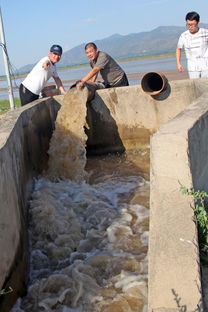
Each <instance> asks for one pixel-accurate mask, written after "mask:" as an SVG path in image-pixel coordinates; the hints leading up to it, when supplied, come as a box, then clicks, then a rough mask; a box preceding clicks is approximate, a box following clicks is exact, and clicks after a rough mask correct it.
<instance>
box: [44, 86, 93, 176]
mask: <svg viewBox="0 0 208 312" xmlns="http://www.w3.org/2000/svg"><path fill="white" fill-rule="evenodd" d="M87 96H88V92H87V89H86V88H84V90H78V89H77V88H73V89H71V90H70V91H69V92H68V93H67V94H66V95H65V97H64V99H63V103H62V106H61V109H60V111H59V113H58V116H57V119H56V124H55V131H54V132H53V135H52V139H51V142H50V148H49V151H48V154H49V170H48V175H49V176H50V178H53V179H54V178H67V179H71V180H73V181H77V182H80V181H82V180H83V179H84V177H85V171H84V167H85V164H86V149H85V144H86V140H87V136H86V134H85V132H84V125H85V123H86V121H85V118H86V110H87V109H86V101H87Z"/></svg>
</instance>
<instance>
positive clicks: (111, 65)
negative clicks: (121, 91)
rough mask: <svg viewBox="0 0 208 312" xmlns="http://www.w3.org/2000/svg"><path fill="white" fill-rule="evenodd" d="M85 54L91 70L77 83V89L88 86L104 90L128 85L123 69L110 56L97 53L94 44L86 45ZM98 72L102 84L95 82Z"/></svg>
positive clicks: (100, 52)
mask: <svg viewBox="0 0 208 312" xmlns="http://www.w3.org/2000/svg"><path fill="white" fill-rule="evenodd" d="M85 53H86V55H87V57H88V59H89V60H90V66H91V67H92V69H91V70H90V71H89V72H88V73H87V74H86V75H85V76H84V77H83V78H82V79H81V80H79V81H78V82H77V86H78V87H80V88H81V87H83V86H84V84H90V85H94V86H95V87H96V89H104V88H113V87H123V86H128V85H129V83H128V79H127V77H126V74H125V72H124V71H123V69H122V68H121V67H120V66H119V65H118V63H116V61H115V60H114V59H113V58H112V57H111V56H110V55H108V54H107V53H105V52H102V51H99V50H98V48H97V46H96V45H95V43H93V42H90V43H88V44H86V46H85ZM99 72H100V75H101V77H102V79H103V82H99V81H96V79H97V76H98V73H99Z"/></svg>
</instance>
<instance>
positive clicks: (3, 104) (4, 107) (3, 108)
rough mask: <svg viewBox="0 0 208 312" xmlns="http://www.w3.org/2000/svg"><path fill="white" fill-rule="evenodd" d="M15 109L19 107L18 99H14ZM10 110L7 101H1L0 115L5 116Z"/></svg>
mask: <svg viewBox="0 0 208 312" xmlns="http://www.w3.org/2000/svg"><path fill="white" fill-rule="evenodd" d="M14 103H15V107H19V106H21V105H20V99H18V98H15V99H14ZM9 110H10V104H9V100H2V101H0V115H2V114H5V113H6V112H8V111H9Z"/></svg>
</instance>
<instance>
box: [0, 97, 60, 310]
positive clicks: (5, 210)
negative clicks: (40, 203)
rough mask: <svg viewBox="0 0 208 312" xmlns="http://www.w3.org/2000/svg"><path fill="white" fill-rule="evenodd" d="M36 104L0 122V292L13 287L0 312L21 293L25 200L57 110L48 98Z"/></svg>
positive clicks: (43, 162) (24, 271) (39, 168)
mask: <svg viewBox="0 0 208 312" xmlns="http://www.w3.org/2000/svg"><path fill="white" fill-rule="evenodd" d="M36 103H37V104H33V105H28V106H24V107H22V108H19V109H16V110H14V111H13V112H10V113H8V114H7V115H6V116H5V117H3V118H1V119H0V177H1V178H0V250H1V252H0V289H2V288H5V287H8V286H10V287H12V288H13V292H12V293H11V294H9V295H6V296H4V297H1V299H4V301H3V303H2V302H0V304H1V307H0V310H1V311H8V308H9V307H10V306H11V305H12V304H13V302H14V300H16V298H17V297H19V296H20V295H22V294H23V293H24V290H25V282H26V277H27V257H28V254H27V250H28V248H27V200H28V197H29V195H30V192H31V188H32V177H34V176H35V175H37V174H38V173H40V172H41V171H42V170H43V169H44V167H45V166H46V164H47V154H46V152H47V150H48V144H49V138H50V136H51V134H52V130H53V128H54V120H55V117H56V114H57V110H58V108H59V107H60V105H59V104H58V102H56V101H54V100H52V99H48V100H46V101H44V100H43V101H36ZM52 103H53V104H52Z"/></svg>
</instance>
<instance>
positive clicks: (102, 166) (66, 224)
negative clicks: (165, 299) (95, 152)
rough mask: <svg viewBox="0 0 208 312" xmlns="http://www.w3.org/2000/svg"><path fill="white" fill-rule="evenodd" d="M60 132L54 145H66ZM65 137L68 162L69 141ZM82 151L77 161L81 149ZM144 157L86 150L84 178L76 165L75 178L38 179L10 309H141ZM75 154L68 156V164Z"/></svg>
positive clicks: (83, 311)
mask: <svg viewBox="0 0 208 312" xmlns="http://www.w3.org/2000/svg"><path fill="white" fill-rule="evenodd" d="M81 105H83V103H82V104H81ZM62 109H63V110H64V109H65V108H64V107H63V106H62ZM83 110H85V108H83ZM60 114H62V113H61V111H60ZM68 115H70V111H68V112H67V113H66V115H65V117H61V116H58V118H57V124H58V127H59V124H60V125H61V123H62V122H63V123H64V124H65V120H67V119H68ZM83 115H84V113H83ZM62 116H63V114H62ZM61 118H63V120H62V119H61ZM78 119H79V118H77V119H76V118H75V119H74V120H76V122H78ZM80 120H81V121H80V124H81V123H82V127H81V126H80V127H77V125H76V127H77V129H78V128H80V129H81V128H83V123H84V122H85V121H84V118H82V117H81V119H80ZM76 122H75V123H76ZM70 128H71V124H70ZM60 129H62V127H60ZM82 131H83V129H81V130H80V133H83V132H82ZM66 132H67V131H66ZM61 134H63V133H62V132H61V131H60V135H57V136H56V134H55V135H54V136H53V139H52V140H54V141H52V142H53V143H51V145H52V144H53V145H57V146H59V147H60V149H62V146H65V143H63V142H61V140H62V136H61ZM70 135H71V132H70V133H69V136H70ZM73 136H74V134H73ZM80 137H82V134H80ZM63 140H64V141H65V134H63ZM72 141H73V140H72ZM78 141H79V143H80V142H82V144H83V145H85V142H83V141H82V140H78ZM65 142H68V143H67V144H69V145H68V146H67V147H66V153H67V155H69V158H68V161H69V162H70V161H71V156H70V152H68V151H70V150H71V148H70V147H71V145H70V144H71V140H70V139H69V140H68V141H67V139H66V141H65ZM62 144H63V145H62ZM80 144H81V143H80ZM52 150H53V151H55V150H56V149H55V148H54V147H52V146H51V147H50V155H52ZM58 150H59V149H57V151H58ZM80 150H82V149H80V148H78V155H79V156H81V158H82V162H81V163H82V164H83V163H84V161H83V155H84V157H85V153H84V154H83V153H82V152H81V153H80ZM54 155H56V152H54ZM63 155H64V153H63ZM59 157H62V151H60V150H59V154H58V155H57V159H59ZM67 157H68V156H67ZM146 158H148V152H144V153H139V152H137V153H133V154H123V155H122V156H108V157H107V156H106V157H97V158H95V157H94V158H93V157H92V158H90V159H88V162H87V164H85V165H86V166H85V170H86V171H87V172H88V183H87V182H85V181H84V180H83V179H82V181H81V179H80V177H81V176H82V177H83V174H82V173H80V172H82V171H83V170H84V168H83V166H82V167H81V168H82V170H81V171H78V172H77V171H74V172H75V173H73V175H72V176H73V177H74V179H73V178H72V176H70V177H68V176H67V179H66V178H65V179H62V180H61V179H59V180H53V179H51V175H49V176H48V177H41V178H40V179H38V180H37V181H36V183H35V189H34V192H33V194H32V199H31V202H30V209H29V237H30V276H29V285H28V293H27V296H26V297H24V298H22V299H21V300H20V299H19V301H18V302H17V304H16V306H15V307H14V308H13V310H12V311H13V312H14V311H15V312H23V311H24V312H38V311H57V312H124V311H125V312H138V311H142V312H144V311H146V308H147V246H148V227H149V209H148V195H149V183H148V182H147V181H146V180H145V179H144V175H143V177H142V176H141V163H142V160H144V159H146ZM76 159H77V158H76V157H72V162H73V164H74V166H75V165H77V164H78V162H77V161H76ZM55 161H56V160H55ZM65 161H66V159H64V162H63V163H65ZM53 163H54V160H53ZM66 163H67V161H66ZM51 164H52V162H51ZM62 165H63V164H61V170H60V171H59V169H58V165H54V167H53V166H52V165H50V166H51V167H50V168H52V167H53V169H54V168H56V169H54V170H55V171H54V172H55V176H56V178H57V177H58V172H61V173H62V172H63V173H64V168H65V167H67V169H65V170H66V171H68V172H69V174H70V172H71V171H70V170H68V165H63V166H62ZM69 168H73V166H71V165H69ZM62 169H63V171H62ZM85 170H84V171H85ZM49 172H50V173H51V171H49ZM67 174H68V173H67ZM60 175H61V177H62V178H63V177H66V176H65V175H64V174H60Z"/></svg>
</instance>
